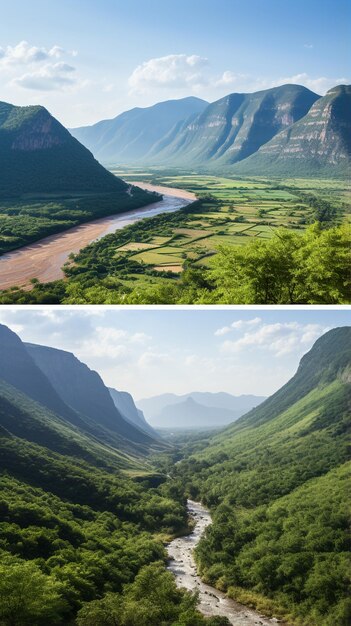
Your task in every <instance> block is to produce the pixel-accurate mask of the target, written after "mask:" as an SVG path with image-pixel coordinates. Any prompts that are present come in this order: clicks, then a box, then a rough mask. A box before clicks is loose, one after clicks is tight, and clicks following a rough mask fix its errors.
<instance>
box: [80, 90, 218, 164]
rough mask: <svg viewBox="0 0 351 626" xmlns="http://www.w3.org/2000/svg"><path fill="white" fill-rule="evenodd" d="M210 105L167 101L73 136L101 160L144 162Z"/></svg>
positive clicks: (196, 101)
mask: <svg viewBox="0 0 351 626" xmlns="http://www.w3.org/2000/svg"><path fill="white" fill-rule="evenodd" d="M207 104H208V103H207V102H205V100H201V99H200V98H194V97H189V98H182V99H180V100H168V101H167V102H159V103H158V104H155V105H153V106H151V107H147V108H143V109H141V108H135V109H132V110H130V111H126V112H125V113H122V114H121V115H118V116H117V117H115V118H114V119H112V120H103V121H101V122H98V123H97V124H94V125H93V126H85V127H81V128H72V129H71V133H72V135H73V136H74V137H76V138H77V139H78V140H79V141H81V142H82V143H83V144H84V145H85V146H86V147H87V148H89V150H91V151H92V152H93V153H94V155H95V156H96V157H97V158H98V159H100V160H102V161H104V162H111V163H116V162H122V163H129V162H131V161H135V160H138V159H142V158H144V157H145V156H146V155H147V154H148V152H149V151H150V150H152V148H153V146H154V145H155V144H156V143H157V142H158V141H160V140H161V139H162V137H163V136H164V135H166V134H167V133H168V132H169V131H170V130H171V129H172V128H173V126H174V125H175V124H177V123H179V122H180V121H181V120H185V119H187V118H188V117H189V116H191V115H194V114H197V113H199V112H201V111H203V109H204V108H205V107H206V106H207Z"/></svg>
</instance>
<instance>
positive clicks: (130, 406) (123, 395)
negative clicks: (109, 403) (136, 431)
mask: <svg viewBox="0 0 351 626" xmlns="http://www.w3.org/2000/svg"><path fill="white" fill-rule="evenodd" d="M108 390H109V392H110V395H111V398H112V400H113V402H114V405H115V407H116V408H117V409H118V411H119V412H120V413H121V415H122V416H123V417H124V418H125V419H126V420H127V421H128V422H131V423H132V424H134V426H137V427H138V428H141V430H143V431H144V432H146V433H148V434H149V435H151V436H152V437H156V438H157V437H158V435H157V433H156V432H155V431H154V429H153V428H152V427H151V426H150V424H148V423H147V421H146V419H145V417H144V414H143V412H142V411H140V410H139V409H137V407H136V406H135V403H134V400H133V397H132V396H131V394H130V393H128V392H127V391H117V389H113V388H112V387H109V388H108Z"/></svg>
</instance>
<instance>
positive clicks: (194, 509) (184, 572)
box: [167, 500, 283, 626]
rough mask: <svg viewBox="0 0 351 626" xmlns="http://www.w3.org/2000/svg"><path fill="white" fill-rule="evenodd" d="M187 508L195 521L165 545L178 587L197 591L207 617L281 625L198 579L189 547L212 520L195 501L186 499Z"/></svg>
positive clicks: (240, 624) (242, 625)
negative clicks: (179, 535)
mask: <svg viewBox="0 0 351 626" xmlns="http://www.w3.org/2000/svg"><path fill="white" fill-rule="evenodd" d="M188 511H189V514H190V516H191V517H192V518H194V519H195V522H196V526H195V528H194V530H193V532H192V533H191V534H190V535H187V536H186V537H179V538H177V539H174V541H172V542H171V543H170V544H169V545H168V547H167V551H168V555H169V557H170V561H169V564H168V569H169V570H170V571H171V572H172V573H173V574H174V576H175V577H176V582H177V585H178V587H185V588H186V589H188V590H189V591H195V590H198V591H199V605H198V608H199V610H200V611H201V613H203V614H204V615H206V616H207V617H210V616H213V615H224V616H225V617H227V618H228V619H229V621H230V623H231V624H232V625H233V626H273V625H276V624H280V626H283V622H280V621H279V620H278V619H276V618H274V617H273V618H267V617H264V616H263V615H260V614H259V613H257V612H256V611H253V610H252V609H249V608H247V607H245V606H243V605H242V604H238V603H237V602H235V601H234V600H230V599H229V598H227V596H226V595H225V594H224V593H222V592H221V591H217V589H215V588H214V587H211V586H210V585H205V583H203V582H202V580H201V578H200V577H199V576H198V575H197V571H196V565H195V560H194V557H193V550H194V548H195V546H196V545H197V544H198V543H199V541H200V538H201V536H202V535H203V533H204V532H205V529H206V527H207V526H209V525H210V524H211V522H212V520H211V515H210V513H209V511H208V510H207V509H206V508H205V507H204V506H203V505H202V504H200V503H199V502H193V501H192V500H188Z"/></svg>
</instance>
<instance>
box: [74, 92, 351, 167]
mask: <svg viewBox="0 0 351 626" xmlns="http://www.w3.org/2000/svg"><path fill="white" fill-rule="evenodd" d="M185 105H186V106H185ZM350 105H351V87H350V86H348V85H339V86H337V87H334V88H333V89H331V90H329V91H328V93H327V94H326V95H325V96H323V97H321V96H319V95H318V94H316V93H314V92H312V91H310V90H309V89H307V88H306V87H303V86H300V85H294V84H287V85H281V86H279V87H273V88H271V89H266V90H263V91H258V92H255V93H246V94H245V93H232V94H229V95H228V96H225V97H224V98H221V99H220V100H217V101H216V102H213V103H210V104H208V103H206V102H204V101H202V100H198V99H194V98H185V99H183V100H179V101H169V102H163V103H159V104H157V105H154V106H153V107H149V108H146V109H132V110H131V111H127V112H125V113H123V114H121V115H119V116H118V117H117V118H115V119H114V120H105V121H103V122H99V123H98V124H94V125H93V126H90V127H82V128H78V129H72V130H71V132H72V134H73V135H74V136H75V137H77V138H78V139H79V140H80V141H82V143H84V145H86V146H87V147H88V148H89V149H91V150H92V152H93V153H94V154H95V156H96V157H98V158H100V159H102V160H103V161H104V162H108V163H111V164H112V163H114V164H118V163H119V164H123V163H129V164H139V165H141V164H143V165H144V164H145V165H154V166H160V165H162V166H165V165H166V166H170V167H176V168H182V167H187V168H189V167H192V168H195V169H196V168H197V169H200V170H201V171H202V170H204V171H209V172H213V173H226V174H228V175H229V174H233V175H236V174H237V175H240V174H249V175H268V174H269V175H278V176H294V175H297V176H299V175H307V174H310V175H311V176H314V175H319V174H320V175H323V176H338V175H340V176H345V174H347V173H348V171H349V168H350V163H351V145H350V124H351V122H350V116H349V113H348V112H349V110H350ZM190 109H191V111H190ZM175 112H176V113H177V114H178V119H176V117H177V115H175ZM187 113H188V114H187Z"/></svg>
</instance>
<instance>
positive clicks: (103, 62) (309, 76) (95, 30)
mask: <svg viewBox="0 0 351 626" xmlns="http://www.w3.org/2000/svg"><path fill="white" fill-rule="evenodd" d="M350 25H351V3H350V2H349V0H318V1H317V0H294V2H289V1H288V0H216V1H215V0H177V1H175V0H128V1H126V0H123V1H122V0H99V2H98V1H97V0H74V1H72V0H31V2H23V0H11V2H9V3H3V6H2V19H1V24H0V80H1V83H0V84H1V86H2V89H1V94H0V99H2V100H6V101H10V102H13V103H16V104H21V105H24V104H31V103H40V104H43V105H44V106H46V107H48V108H49V109H50V110H51V111H52V113H53V114H54V115H56V116H57V117H58V118H59V119H60V120H61V121H62V122H63V123H64V124H66V125H67V126H74V125H80V124H85V123H92V122H95V121H97V120H99V119H102V118H105V117H111V116H114V115H116V114H118V113H120V112H122V111H123V110H126V109H128V108H131V107H133V106H148V105H150V104H153V103H154V102H157V101H160V100H166V99H170V98H180V97H184V96H186V95H191V94H192V95H197V96H199V97H202V98H205V99H208V100H215V99H217V98H219V97H222V96H223V95H226V94H227V93H231V92H234V91H255V90H257V89H263V88H268V87H271V86H275V85H277V84H281V83H283V82H297V83H300V84H305V85H306V86H307V87H309V88H311V89H313V90H315V91H317V92H318V93H325V91H326V90H327V89H328V88H330V87H331V86H333V85H334V84H336V82H340V81H343V82H348V81H349V80H350V69H349V58H350V53H351V49H350V44H349V43H348V42H349V39H350V38H349V30H350Z"/></svg>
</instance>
